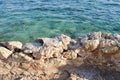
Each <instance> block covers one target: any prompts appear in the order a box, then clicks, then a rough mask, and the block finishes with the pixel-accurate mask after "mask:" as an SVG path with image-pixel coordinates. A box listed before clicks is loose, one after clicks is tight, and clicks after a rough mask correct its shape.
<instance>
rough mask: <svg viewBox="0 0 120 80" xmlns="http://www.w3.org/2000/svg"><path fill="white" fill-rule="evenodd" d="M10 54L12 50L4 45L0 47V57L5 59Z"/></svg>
mask: <svg viewBox="0 0 120 80" xmlns="http://www.w3.org/2000/svg"><path fill="white" fill-rule="evenodd" d="M11 54H12V51H10V50H8V49H6V48H4V47H0V59H7V58H8V57H9V56H10V55H11Z"/></svg>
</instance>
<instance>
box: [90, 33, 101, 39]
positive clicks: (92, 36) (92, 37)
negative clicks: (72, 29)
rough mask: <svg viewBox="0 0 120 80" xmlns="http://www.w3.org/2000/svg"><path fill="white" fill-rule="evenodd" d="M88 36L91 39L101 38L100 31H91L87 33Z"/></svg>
mask: <svg viewBox="0 0 120 80" xmlns="http://www.w3.org/2000/svg"><path fill="white" fill-rule="evenodd" d="M89 38H90V39H92V40H95V39H101V38H102V33H101V32H93V33H91V34H90V35H89Z"/></svg>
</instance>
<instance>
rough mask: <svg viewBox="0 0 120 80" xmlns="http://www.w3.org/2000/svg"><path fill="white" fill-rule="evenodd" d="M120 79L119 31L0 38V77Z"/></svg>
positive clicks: (4, 79) (11, 79) (17, 79)
mask: <svg viewBox="0 0 120 80" xmlns="http://www.w3.org/2000/svg"><path fill="white" fill-rule="evenodd" d="M27 79H28V80H119V79H120V34H112V33H101V32H94V33H90V34H85V35H81V36H79V37H77V38H76V39H71V38H70V37H69V36H66V35H63V34H62V35H59V36H56V37H54V38H38V39H36V40H34V41H32V42H29V43H26V44H25V45H23V44H22V43H21V42H19V41H9V42H0V80H27Z"/></svg>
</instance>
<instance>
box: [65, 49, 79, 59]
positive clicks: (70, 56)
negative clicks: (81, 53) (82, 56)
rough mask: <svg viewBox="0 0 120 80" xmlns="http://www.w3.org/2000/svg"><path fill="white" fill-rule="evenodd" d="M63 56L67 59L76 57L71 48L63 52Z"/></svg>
mask: <svg viewBox="0 0 120 80" xmlns="http://www.w3.org/2000/svg"><path fill="white" fill-rule="evenodd" d="M63 57H64V58H67V59H68V60H72V59H76V58H77V53H75V52H74V51H72V50H69V51H67V52H64V53H63Z"/></svg>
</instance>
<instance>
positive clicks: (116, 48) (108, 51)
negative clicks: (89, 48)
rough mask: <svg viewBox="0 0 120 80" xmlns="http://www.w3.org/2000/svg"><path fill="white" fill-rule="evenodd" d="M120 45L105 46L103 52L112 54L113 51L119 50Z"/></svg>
mask: <svg viewBox="0 0 120 80" xmlns="http://www.w3.org/2000/svg"><path fill="white" fill-rule="evenodd" d="M118 50H119V49H118V47H117V46H110V47H105V48H103V49H102V52H103V53H105V54H112V53H114V54H115V53H116V52H117V51H118Z"/></svg>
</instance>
